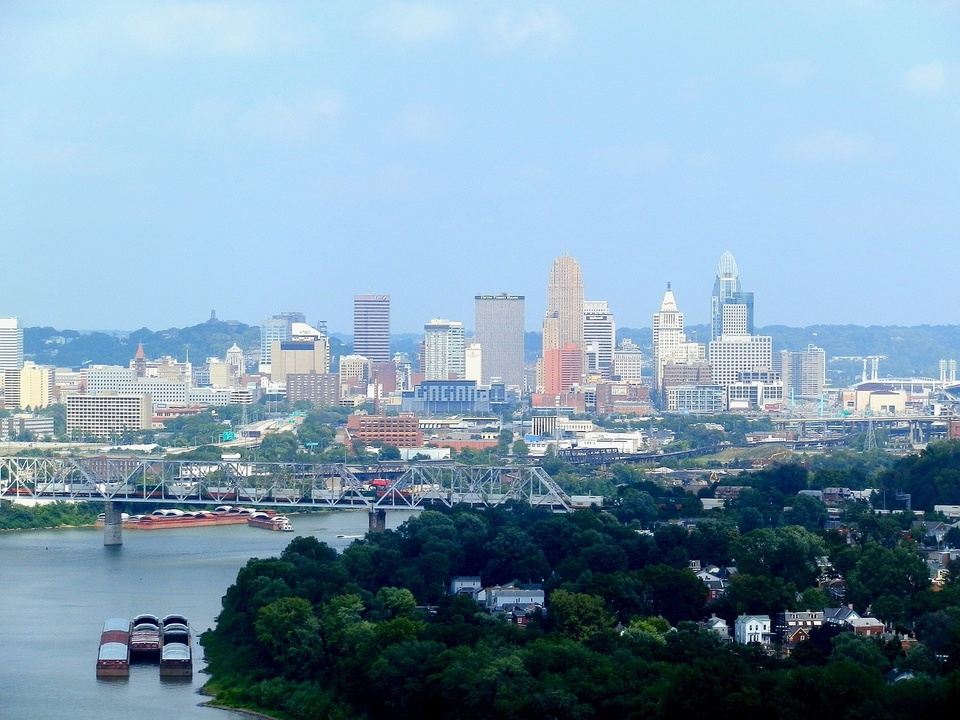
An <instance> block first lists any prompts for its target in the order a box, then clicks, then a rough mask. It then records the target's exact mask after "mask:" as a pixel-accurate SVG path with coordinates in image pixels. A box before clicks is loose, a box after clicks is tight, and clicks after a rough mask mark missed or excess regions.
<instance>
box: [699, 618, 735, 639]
mask: <svg viewBox="0 0 960 720" xmlns="http://www.w3.org/2000/svg"><path fill="white" fill-rule="evenodd" d="M700 628H701V629H703V630H706V631H707V632H712V633H716V634H717V636H718V637H719V638H720V639H721V640H731V639H732V638H731V637H730V626H729V625H727V621H726V620H724V619H723V618H721V617H717V615H716V613H714V614H711V615H710V618H709V619H707V620H704V621H703V622H702V623H700Z"/></svg>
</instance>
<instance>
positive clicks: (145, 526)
mask: <svg viewBox="0 0 960 720" xmlns="http://www.w3.org/2000/svg"><path fill="white" fill-rule="evenodd" d="M257 513H260V514H265V515H268V516H269V517H273V516H274V515H276V513H275V512H274V511H273V510H255V509H254V508H247V507H234V506H232V505H220V506H218V507H217V508H216V509H215V510H213V511H210V510H198V511H196V512H187V511H184V510H177V509H175V508H164V509H161V510H154V511H153V512H152V513H151V514H150V515H134V516H133V517H130V518H128V519H127V520H125V521H124V523H123V527H124V528H126V529H130V530H171V529H176V528H191V527H206V526H209V525H246V524H247V520H248V519H249V518H250V517H251V516H253V515H254V514H257Z"/></svg>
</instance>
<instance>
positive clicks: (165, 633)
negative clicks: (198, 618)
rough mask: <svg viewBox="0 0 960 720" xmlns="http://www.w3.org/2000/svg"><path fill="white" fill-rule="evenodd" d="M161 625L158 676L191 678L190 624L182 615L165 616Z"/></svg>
mask: <svg viewBox="0 0 960 720" xmlns="http://www.w3.org/2000/svg"><path fill="white" fill-rule="evenodd" d="M161 624H162V630H161V638H162V643H163V648H162V650H161V652H160V676H161V677H193V646H192V644H191V642H190V623H189V622H188V621H187V619H186V618H185V617H184V616H183V615H167V616H166V617H165V618H163V620H162V621H161Z"/></svg>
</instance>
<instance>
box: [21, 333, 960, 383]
mask: <svg viewBox="0 0 960 720" xmlns="http://www.w3.org/2000/svg"><path fill="white" fill-rule="evenodd" d="M757 331H758V333H761V334H765V335H771V336H773V349H774V351H778V350H784V349H790V350H799V349H803V348H805V347H806V346H807V345H808V344H811V343H813V344H815V345H817V346H819V347H822V348H824V349H825V350H826V352H827V358H831V357H836V356H853V355H886V356H887V358H888V359H886V360H883V361H881V363H880V374H881V375H884V376H929V377H937V376H938V373H939V369H938V361H939V360H940V359H941V358H954V359H960V325H917V326H912V327H904V326H895V325H889V326H881V325H871V326H868V327H864V326H859V325H811V326H809V327H803V328H795V327H787V326H785V325H769V326H766V327H762V328H758V330H757ZM687 333H688V335H689V336H690V337H691V338H692V339H695V340H698V341H700V342H705V341H707V340H708V339H709V329H708V328H707V326H706V325H691V326H689V327H688V328H687ZM624 338H629V339H631V340H633V341H634V342H635V343H637V345H639V346H640V347H641V349H643V350H644V352H645V353H646V354H647V355H648V356H649V355H650V354H651V344H652V333H651V330H650V328H619V329H618V330H617V339H618V340H622V339H624ZM420 340H421V337H420V336H419V335H417V334H413V333H404V334H397V335H393V336H392V338H391V350H392V351H393V352H406V353H407V354H408V355H410V357H411V358H412V359H414V361H415V360H416V356H417V354H418V352H419V349H420V348H419V346H420ZM138 342H142V343H143V346H144V349H145V350H146V352H147V356H148V357H160V356H162V355H172V356H174V357H177V358H179V359H181V360H182V359H184V358H185V357H186V354H187V352H188V351H189V353H190V358H191V360H193V361H194V362H197V363H199V362H203V361H204V360H205V359H206V358H207V357H223V356H224V354H225V353H226V351H227V348H229V347H230V346H231V345H232V344H233V343H236V344H237V345H239V346H240V347H241V348H243V351H244V353H246V354H247V356H248V357H254V358H255V357H258V356H259V352H260V328H259V327H257V326H255V325H245V324H244V323H241V322H235V321H224V320H208V321H206V322H203V323H200V324H199V325H193V326H190V327H185V328H168V329H167V330H158V331H154V330H149V329H148V328H141V329H139V330H134V331H132V332H130V333H126V334H124V333H107V332H83V333H81V332H78V331H76V330H57V329H55V328H52V327H31V328H26V329H25V330H24V333H23V344H24V355H25V356H26V358H27V359H28V360H33V361H34V362H36V363H40V364H43V365H59V366H61V367H80V366H82V365H86V364H90V363H101V364H119V365H126V364H127V363H128V362H129V360H130V359H131V358H132V357H133V355H134V353H135V352H136V350H137V343H138ZM330 346H331V355H332V356H333V362H334V367H336V361H337V359H338V358H339V357H340V356H341V355H345V354H347V353H349V352H350V351H351V350H352V338H351V337H350V336H349V335H343V334H340V333H334V334H333V335H332V337H331V339H330ZM540 346H541V337H540V333H538V332H528V333H525V335H524V356H525V358H526V360H527V362H533V361H534V360H536V358H537V355H539V353H540ZM827 368H828V372H829V374H830V378H831V381H832V384H834V385H841V384H846V383H848V382H850V381H852V380H853V379H855V378H856V377H857V375H858V374H859V372H860V370H861V365H860V363H859V362H855V361H837V362H832V363H829V364H828V366H827Z"/></svg>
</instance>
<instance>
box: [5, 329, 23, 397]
mask: <svg viewBox="0 0 960 720" xmlns="http://www.w3.org/2000/svg"><path fill="white" fill-rule="evenodd" d="M22 367H23V328H22V327H20V326H19V324H18V323H17V319H16V318H0V389H2V392H3V394H2V396H0V403H2V405H3V406H4V407H8V408H18V407H20V369H21V368H22Z"/></svg>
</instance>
